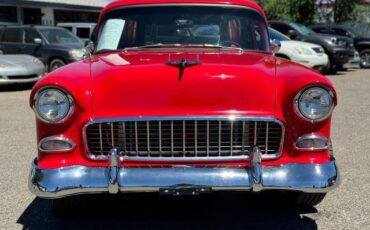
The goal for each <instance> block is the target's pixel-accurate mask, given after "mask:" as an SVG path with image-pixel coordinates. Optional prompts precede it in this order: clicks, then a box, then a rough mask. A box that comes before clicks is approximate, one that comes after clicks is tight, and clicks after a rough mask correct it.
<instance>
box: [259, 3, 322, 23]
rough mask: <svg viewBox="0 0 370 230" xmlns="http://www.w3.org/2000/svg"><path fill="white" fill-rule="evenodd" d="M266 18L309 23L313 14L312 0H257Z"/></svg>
mask: <svg viewBox="0 0 370 230" xmlns="http://www.w3.org/2000/svg"><path fill="white" fill-rule="evenodd" d="M257 3H259V4H260V5H261V6H262V8H263V9H264V10H265V12H266V15H267V18H268V19H270V20H272V19H276V20H287V21H295V22H299V23H302V24H311V23H312V22H313V20H314V16H315V3H314V1H313V0H258V1H257Z"/></svg>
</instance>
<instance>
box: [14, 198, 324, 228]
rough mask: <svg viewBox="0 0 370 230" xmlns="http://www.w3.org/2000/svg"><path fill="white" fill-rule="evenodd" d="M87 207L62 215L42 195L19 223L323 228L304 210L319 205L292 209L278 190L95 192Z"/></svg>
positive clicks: (35, 225)
mask: <svg viewBox="0 0 370 230" xmlns="http://www.w3.org/2000/svg"><path fill="white" fill-rule="evenodd" d="M284 197H285V196H284ZM82 207H83V208H81V209H79V210H74V212H73V213H70V215H68V216H67V217H63V218H60V217H56V216H54V214H53V213H52V209H51V205H50V201H48V200H43V199H39V198H36V199H34V200H33V202H32V203H31V204H30V205H29V206H28V207H27V208H26V210H25V211H24V212H23V214H22V215H21V216H20V217H19V219H18V221H17V223H18V224H21V225H23V228H24V229H317V225H316V222H315V221H314V220H313V219H311V218H309V217H306V216H303V215H302V214H308V213H316V212H317V210H316V209H315V208H311V209H308V210H302V209H297V208H292V206H289V205H287V204H286V202H285V201H284V198H283V196H281V195H278V194H273V195H271V194H261V195H255V194H250V193H241V192H240V193H215V194H210V195H202V196H183V197H163V196H158V195H157V194H125V195H118V196H105V195H92V196H85V197H84V199H83V205H82Z"/></svg>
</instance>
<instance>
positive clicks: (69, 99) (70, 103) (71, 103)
mask: <svg viewBox="0 0 370 230" xmlns="http://www.w3.org/2000/svg"><path fill="white" fill-rule="evenodd" d="M47 90H56V91H59V92H60V93H62V94H64V96H65V97H66V98H67V102H68V111H67V112H66V114H65V115H64V117H62V118H60V119H57V120H48V119H46V118H44V117H43V116H42V115H41V114H40V112H39V110H38V108H37V106H36V103H37V100H38V98H39V96H40V95H42V94H43V93H44V92H45V91H47ZM74 110H75V104H74V100H73V97H72V96H71V95H70V94H69V93H68V92H67V91H66V90H64V89H62V88H60V87H58V86H45V87H42V88H40V89H39V90H38V91H37V92H36V94H35V95H34V97H33V111H34V112H35V114H36V117H37V118H38V119H39V120H41V121H43V122H45V123H48V124H58V123H63V122H64V121H66V120H67V119H68V118H69V117H70V116H71V115H72V114H73V112H74Z"/></svg>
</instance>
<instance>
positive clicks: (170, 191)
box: [159, 187, 212, 196]
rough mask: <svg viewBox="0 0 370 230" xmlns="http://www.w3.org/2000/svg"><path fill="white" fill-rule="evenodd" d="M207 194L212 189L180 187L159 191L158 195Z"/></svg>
mask: <svg viewBox="0 0 370 230" xmlns="http://www.w3.org/2000/svg"><path fill="white" fill-rule="evenodd" d="M209 193H212V188H208V187H196V188H192V187H180V188H162V189H159V194H160V195H164V196H197V195H201V194H209Z"/></svg>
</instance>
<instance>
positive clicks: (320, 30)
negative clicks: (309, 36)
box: [312, 27, 330, 34]
mask: <svg viewBox="0 0 370 230" xmlns="http://www.w3.org/2000/svg"><path fill="white" fill-rule="evenodd" d="M312 30H313V31H315V32H317V33H320V34H330V31H329V30H328V29H327V28H325V27H322V28H313V29H312Z"/></svg>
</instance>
